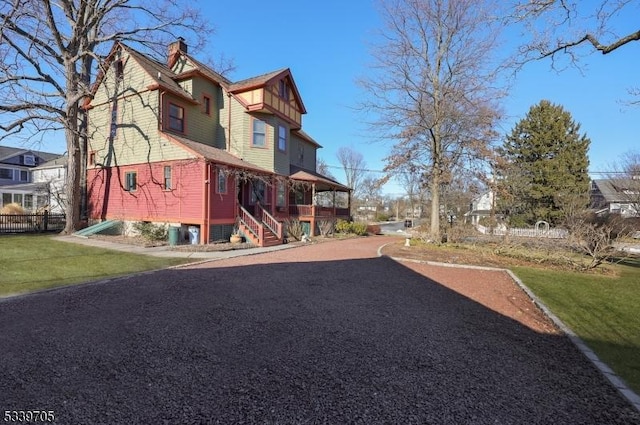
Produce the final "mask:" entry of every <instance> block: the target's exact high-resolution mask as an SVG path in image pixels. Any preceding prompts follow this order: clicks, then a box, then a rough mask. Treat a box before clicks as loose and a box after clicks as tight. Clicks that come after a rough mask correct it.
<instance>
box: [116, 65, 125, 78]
mask: <svg viewBox="0 0 640 425" xmlns="http://www.w3.org/2000/svg"><path fill="white" fill-rule="evenodd" d="M122 77H124V64H123V63H122V61H121V60H119V61H116V79H117V80H122Z"/></svg>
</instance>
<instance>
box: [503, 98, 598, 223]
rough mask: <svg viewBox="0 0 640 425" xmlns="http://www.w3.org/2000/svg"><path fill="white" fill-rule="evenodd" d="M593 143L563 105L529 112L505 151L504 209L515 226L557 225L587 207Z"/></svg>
mask: <svg viewBox="0 0 640 425" xmlns="http://www.w3.org/2000/svg"><path fill="white" fill-rule="evenodd" d="M590 143H591V141H590V140H589V139H588V138H587V136H586V135H584V134H582V135H581V134H580V125H579V124H577V123H576V122H575V121H573V119H572V117H571V114H570V113H569V112H567V111H565V110H564V109H563V108H562V107H561V106H559V105H554V104H552V103H551V102H549V101H547V100H542V101H541V102H540V103H539V104H537V105H534V106H532V107H531V109H529V112H528V113H527V116H526V117H525V118H524V119H522V120H521V121H520V122H518V123H517V124H516V126H515V127H514V128H513V130H512V131H511V134H510V135H508V136H507V137H506V140H505V142H504V145H503V147H502V148H501V149H500V156H501V159H502V161H501V163H500V166H499V167H498V168H499V175H500V177H501V179H500V186H501V187H500V190H499V194H501V195H503V196H500V198H501V201H500V202H499V207H500V208H501V209H502V210H503V212H505V213H506V214H507V215H508V216H509V218H510V223H511V225H512V226H519V225H522V224H534V223H535V222H536V221H538V220H545V221H548V222H549V223H552V224H558V223H559V222H561V221H562V220H563V219H564V218H565V217H566V216H567V215H568V214H571V213H573V212H575V210H576V209H584V208H585V207H586V206H587V204H588V201H589V195H588V193H589V175H588V167H589V158H588V156H587V152H588V150H589V144H590Z"/></svg>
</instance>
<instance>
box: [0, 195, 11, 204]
mask: <svg viewBox="0 0 640 425" xmlns="http://www.w3.org/2000/svg"><path fill="white" fill-rule="evenodd" d="M10 203H11V194H10V193H3V194H2V205H9V204H10Z"/></svg>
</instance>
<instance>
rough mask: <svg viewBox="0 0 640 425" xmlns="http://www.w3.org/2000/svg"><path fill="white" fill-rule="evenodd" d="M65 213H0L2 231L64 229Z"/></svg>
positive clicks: (49, 230)
mask: <svg viewBox="0 0 640 425" xmlns="http://www.w3.org/2000/svg"><path fill="white" fill-rule="evenodd" d="M65 223H66V219H65V216H64V214H50V213H48V212H44V213H39V214H0V233H33V232H51V231H56V230H63V229H64V226H65Z"/></svg>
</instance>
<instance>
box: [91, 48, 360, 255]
mask: <svg viewBox="0 0 640 425" xmlns="http://www.w3.org/2000/svg"><path fill="white" fill-rule="evenodd" d="M85 107H86V108H87V110H88V111H89V112H88V115H89V127H88V128H89V140H88V149H87V152H88V164H87V188H88V189H87V190H88V193H87V199H88V214H89V219H90V220H91V221H92V222H100V221H104V220H120V221H123V222H124V223H125V224H126V225H127V226H125V228H127V227H128V225H130V224H133V223H135V222H139V221H145V222H152V223H157V224H161V225H164V226H166V225H169V226H174V227H179V228H180V233H181V235H182V236H181V237H182V239H184V238H186V237H187V236H188V235H189V234H193V233H192V231H193V230H194V229H195V234H197V236H198V240H199V242H200V243H210V242H214V241H219V240H228V238H229V236H230V235H231V233H232V231H233V230H234V228H237V229H238V230H239V231H240V232H241V233H243V234H244V236H245V237H246V238H247V239H248V240H250V241H251V242H253V243H255V244H257V245H260V246H265V245H269V244H277V243H283V241H284V240H285V232H284V230H283V223H285V222H286V221H287V220H290V219H297V220H300V221H301V222H303V223H304V224H305V225H306V227H307V229H308V232H309V234H310V235H313V234H315V233H316V232H317V230H316V229H317V224H318V223H319V222H320V221H321V220H333V219H335V218H337V217H343V218H347V217H348V215H349V206H350V205H349V199H350V196H349V195H350V189H349V188H347V187H345V186H343V185H341V184H340V183H338V182H336V181H334V180H333V179H330V178H327V177H325V176H322V175H320V174H319V173H317V172H316V151H317V149H319V148H320V147H321V146H320V145H319V144H318V143H317V142H316V141H315V140H314V139H313V138H312V137H311V136H309V135H308V134H307V133H305V131H304V130H303V129H302V117H303V115H304V114H306V112H307V111H306V109H305V106H304V103H303V101H302V97H301V95H300V93H299V91H298V88H297V86H296V84H295V81H294V79H293V75H292V73H291V71H290V70H289V69H281V70H278V71H274V72H270V73H267V74H263V75H260V76H256V77H253V78H249V79H246V80H242V81H237V82H232V81H230V80H228V79H227V78H225V77H223V76H222V75H220V74H218V73H216V72H215V71H214V70H212V69H210V68H209V67H207V66H206V65H204V64H202V63H201V62H199V61H198V60H196V59H195V58H193V57H192V56H191V55H190V54H189V53H188V47H187V45H186V43H185V42H184V40H182V39H178V40H177V41H176V42H174V43H172V44H171V45H170V46H169V48H168V55H167V59H166V61H165V62H158V61H155V60H153V59H152V58H150V57H148V56H146V55H144V54H142V53H140V52H138V51H136V50H134V49H132V48H131V47H129V46H127V45H125V44H123V43H121V42H117V43H115V44H114V46H113V48H112V50H111V52H110V54H109V55H108V57H107V59H106V62H105V64H104V68H103V71H102V73H101V74H100V75H99V76H98V78H97V81H96V84H95V86H94V89H93V97H92V99H90V100H89V101H88V102H87V103H86V105H85ZM319 193H329V196H328V197H329V198H330V199H332V200H333V201H334V202H333V204H332V205H328V206H327V205H324V206H320V205H316V202H314V201H315V200H316V199H317V197H318V196H317V195H318V194H319ZM345 195H346V196H345ZM323 198H327V196H324V197H323Z"/></svg>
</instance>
